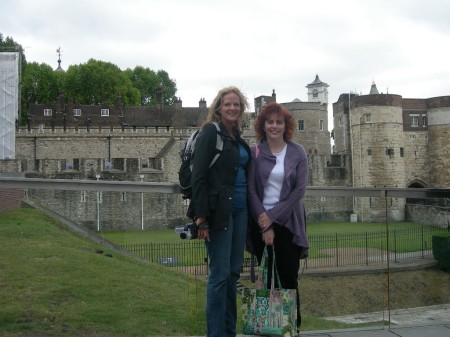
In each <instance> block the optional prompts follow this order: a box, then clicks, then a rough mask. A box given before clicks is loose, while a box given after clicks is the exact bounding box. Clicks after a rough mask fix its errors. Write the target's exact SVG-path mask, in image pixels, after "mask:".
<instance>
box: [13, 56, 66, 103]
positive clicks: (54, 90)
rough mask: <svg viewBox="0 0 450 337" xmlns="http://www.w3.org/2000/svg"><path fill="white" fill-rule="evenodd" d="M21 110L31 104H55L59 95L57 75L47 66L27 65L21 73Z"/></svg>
mask: <svg viewBox="0 0 450 337" xmlns="http://www.w3.org/2000/svg"><path fill="white" fill-rule="evenodd" d="M21 93H22V100H23V108H26V111H28V107H29V105H30V104H33V103H51V102H55V101H56V99H57V98H58V95H59V93H60V88H59V87H58V80H57V73H56V72H55V71H54V70H53V69H52V67H50V66H49V65H48V64H45V63H41V64H38V63H36V62H32V63H28V64H27V65H26V67H25V68H24V69H23V73H22V91H21Z"/></svg>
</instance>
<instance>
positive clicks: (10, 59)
mask: <svg viewBox="0 0 450 337" xmlns="http://www.w3.org/2000/svg"><path fill="white" fill-rule="evenodd" d="M18 118H19V53H0V159H15V156H16V119H18Z"/></svg>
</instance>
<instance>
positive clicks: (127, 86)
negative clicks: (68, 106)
mask: <svg viewBox="0 0 450 337" xmlns="http://www.w3.org/2000/svg"><path fill="white" fill-rule="evenodd" d="M64 82H65V84H64V93H65V95H66V96H67V97H73V98H74V99H75V100H77V101H78V102H79V103H82V104H110V105H113V104H115V103H116V102H117V98H118V97H119V96H120V97H121V99H122V101H123V103H124V105H126V106H131V105H140V93H139V90H138V89H136V88H134V87H133V84H132V83H131V80H130V79H129V78H128V77H127V76H126V74H125V73H124V72H123V71H121V70H120V68H119V67H117V66H116V65H114V64H112V63H110V62H104V61H97V60H94V59H90V60H89V61H88V62H87V63H85V64H80V65H72V66H69V69H67V73H66V76H65V81H64Z"/></svg>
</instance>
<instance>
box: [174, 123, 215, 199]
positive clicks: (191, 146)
mask: <svg viewBox="0 0 450 337" xmlns="http://www.w3.org/2000/svg"><path fill="white" fill-rule="evenodd" d="M213 124H214V126H215V127H216V129H217V140H216V152H217V153H216V155H215V156H214V158H213V159H212V160H211V163H210V164H209V167H212V166H213V165H214V163H215V162H216V161H217V159H218V158H219V156H220V154H221V153H222V150H223V139H222V136H221V135H220V134H221V131H220V127H219V124H217V123H213ZM200 132H201V130H197V131H195V132H194V133H193V134H192V135H191V136H190V137H189V139H188V140H187V142H186V144H185V145H184V147H183V150H181V151H180V158H181V166H180V170H179V171H178V179H179V182H180V187H181V193H182V194H183V199H191V198H192V186H191V175H192V166H193V164H192V159H193V158H194V151H195V142H196V140H197V136H198V134H199V133H200Z"/></svg>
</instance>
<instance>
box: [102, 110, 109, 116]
mask: <svg viewBox="0 0 450 337" xmlns="http://www.w3.org/2000/svg"><path fill="white" fill-rule="evenodd" d="M100 113H101V115H102V116H109V109H102V110H101V111H100Z"/></svg>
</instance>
